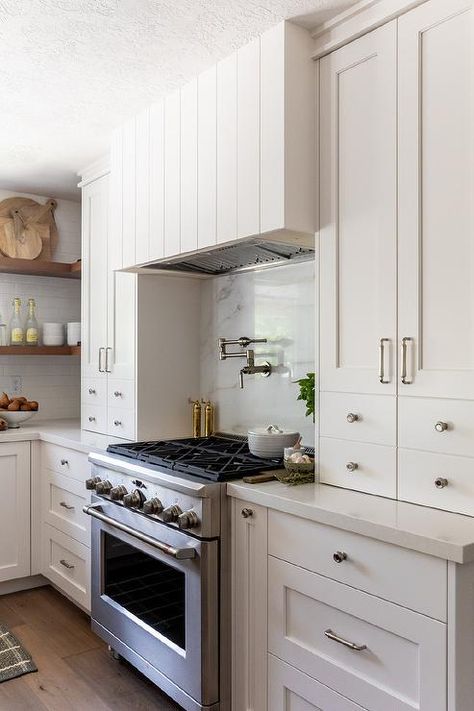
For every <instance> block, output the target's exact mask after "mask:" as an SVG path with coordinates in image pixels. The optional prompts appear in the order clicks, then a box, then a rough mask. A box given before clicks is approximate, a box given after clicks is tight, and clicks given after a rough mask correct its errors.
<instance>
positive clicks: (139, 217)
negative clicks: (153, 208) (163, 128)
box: [135, 109, 150, 264]
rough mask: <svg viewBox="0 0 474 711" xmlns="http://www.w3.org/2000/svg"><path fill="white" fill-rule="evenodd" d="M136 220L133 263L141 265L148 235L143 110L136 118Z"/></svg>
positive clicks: (146, 114) (147, 165)
mask: <svg viewBox="0 0 474 711" xmlns="http://www.w3.org/2000/svg"><path fill="white" fill-rule="evenodd" d="M135 173H136V192H135V200H136V219H135V241H136V242H135V261H136V263H137V264H143V263H144V262H146V261H148V258H149V233H150V187H149V185H150V112H149V109H145V110H144V111H142V112H141V113H140V114H138V116H137V118H136V153H135Z"/></svg>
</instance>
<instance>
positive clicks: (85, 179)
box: [77, 155, 110, 188]
mask: <svg viewBox="0 0 474 711" xmlns="http://www.w3.org/2000/svg"><path fill="white" fill-rule="evenodd" d="M107 173H110V157H109V155H105V156H102V158H99V159H98V160H96V161H94V162H93V163H91V164H90V165H88V166H87V167H86V168H83V170H80V171H79V172H78V176H79V177H80V178H81V181H80V183H78V184H77V187H78V188H83V187H84V186H85V185H88V184H89V183H92V182H94V180H97V179H98V178H102V177H103V176H104V175H107Z"/></svg>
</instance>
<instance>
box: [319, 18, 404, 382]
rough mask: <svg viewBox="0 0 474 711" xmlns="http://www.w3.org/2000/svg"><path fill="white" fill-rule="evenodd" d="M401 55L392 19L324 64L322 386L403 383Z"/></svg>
mask: <svg viewBox="0 0 474 711" xmlns="http://www.w3.org/2000/svg"><path fill="white" fill-rule="evenodd" d="M396 57H397V47H396V23H395V22H391V23H388V24H387V25H385V26H384V27H381V28H380V29H378V30H375V31H374V32H370V33H369V34H367V35H366V36H364V37H362V38H361V39H359V40H356V41H354V42H352V43H351V44H350V45H347V46H346V47H343V48H341V49H339V50H337V51H336V52H333V53H332V54H330V55H328V56H327V57H324V58H323V59H322V60H321V63H320V78H321V88H320V91H321V96H320V107H321V115H320V122H321V134H320V156H321V158H320V161H321V163H320V186H321V187H320V198H321V200H320V211H321V212H320V245H321V270H320V274H321V339H320V341H321V390H333V391H337V390H339V391H343V392H344V391H347V392H359V393H379V394H394V393H395V391H396V374H395V361H396V340H395V339H396V255H397V252H396V229H397V222H396V206H397V203H396V199H397V184H396V175H397V170H396V158H397V140H396V97H397V86H396V76H397V67H396ZM381 339H386V340H383V341H381ZM381 346H382V347H383V353H382V361H383V373H381V372H380V370H379V368H380V363H379V359H380V347H381ZM382 376H383V377H382ZM382 381H383V382H382Z"/></svg>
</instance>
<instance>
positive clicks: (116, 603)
mask: <svg viewBox="0 0 474 711" xmlns="http://www.w3.org/2000/svg"><path fill="white" fill-rule="evenodd" d="M92 501H93V503H92V506H90V507H87V509H88V510H87V513H89V514H90V515H91V517H92V619H93V620H94V621H96V622H98V623H99V625H101V626H102V627H104V628H105V629H106V630H108V631H109V632H110V633H112V635H114V636H115V637H116V638H117V639H119V640H120V641H121V642H123V643H124V644H125V645H127V646H128V647H129V648H130V649H131V650H132V651H133V652H135V653H136V654H138V655H139V656H140V657H142V658H143V659H144V660H145V661H146V662H147V663H148V664H150V665H151V666H152V667H154V669H156V670H158V672H160V674H163V675H165V676H166V677H167V678H168V679H169V680H170V681H171V682H172V683H173V684H174V685H176V686H178V687H179V688H180V689H182V690H183V691H185V692H186V693H187V694H188V695H189V696H191V697H192V698H193V699H195V700H196V702H197V703H198V704H201V705H202V706H208V705H209V706H210V705H212V704H214V703H217V701H218V697H219V638H218V634H219V581H218V541H216V540H214V541H199V540H196V539H194V538H192V537H191V536H188V535H187V534H186V533H184V532H181V531H178V530H175V529H172V528H170V527H168V526H166V525H165V524H161V523H158V522H156V521H151V520H150V519H147V518H146V517H145V516H143V515H142V514H140V513H138V512H136V511H133V510H130V509H126V508H124V507H123V506H121V505H118V504H115V503H113V502H109V501H105V500H102V499H100V498H98V497H97V496H93V497H92Z"/></svg>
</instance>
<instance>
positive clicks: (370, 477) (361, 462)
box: [319, 437, 397, 498]
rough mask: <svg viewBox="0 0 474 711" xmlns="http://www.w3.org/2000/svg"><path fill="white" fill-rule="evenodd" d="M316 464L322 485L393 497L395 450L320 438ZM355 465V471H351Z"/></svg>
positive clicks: (394, 493)
mask: <svg viewBox="0 0 474 711" xmlns="http://www.w3.org/2000/svg"><path fill="white" fill-rule="evenodd" d="M319 461H320V473H321V481H322V482H323V483H325V484H333V485H334V486H342V487H344V488H345V489H353V490H354V491H364V492H366V493H368V494H377V495H378V496H388V497H390V498H395V497H396V492H397V456H396V449H395V447H383V446H382V445H379V444H364V443H362V442H347V441H345V440H342V439H333V438H332V437H321V439H320V442H319ZM354 465H355V468H352V470H351V467H354Z"/></svg>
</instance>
